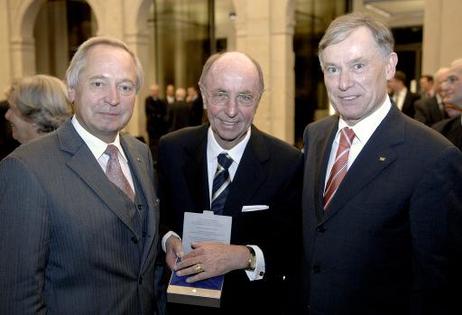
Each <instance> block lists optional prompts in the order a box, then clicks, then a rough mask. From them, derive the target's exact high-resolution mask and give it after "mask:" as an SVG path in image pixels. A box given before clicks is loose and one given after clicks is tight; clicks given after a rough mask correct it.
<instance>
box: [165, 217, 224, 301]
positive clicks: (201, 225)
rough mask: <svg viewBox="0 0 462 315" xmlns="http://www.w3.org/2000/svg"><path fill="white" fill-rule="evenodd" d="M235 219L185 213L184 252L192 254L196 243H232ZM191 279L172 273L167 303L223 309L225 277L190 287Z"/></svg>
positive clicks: (207, 280) (213, 278)
mask: <svg viewBox="0 0 462 315" xmlns="http://www.w3.org/2000/svg"><path fill="white" fill-rule="evenodd" d="M231 224H232V217H230V216H223V215H214V214H213V212H211V211H204V212H203V213H193V212H185V214H184V223H183V241H182V243H183V251H184V253H185V254H188V253H189V252H190V251H191V243H192V242H204V241H207V242H219V243H223V244H229V243H230V241H231ZM188 277H191V275H189V276H177V275H176V274H175V272H172V275H171V277H170V282H169V285H168V288H167V300H168V301H169V302H173V303H182V304H191V305H200V306H209V307H220V298H221V292H222V289H223V281H224V276H223V275H222V276H217V277H212V278H209V279H205V280H201V281H197V282H194V283H187V282H186V278H188Z"/></svg>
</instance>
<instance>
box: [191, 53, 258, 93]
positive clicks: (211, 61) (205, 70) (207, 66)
mask: <svg viewBox="0 0 462 315" xmlns="http://www.w3.org/2000/svg"><path fill="white" fill-rule="evenodd" d="M239 53H240V54H243V55H244V56H246V57H247V58H249V60H250V61H251V62H252V63H253V64H254V66H255V68H256V69H257V72H258V85H259V86H258V88H259V93H260V96H261V95H262V94H263V91H264V90H265V82H264V80H263V71H262V69H261V66H260V64H259V63H258V62H257V61H256V60H255V59H253V58H252V57H250V56H249V55H247V54H246V53H242V52H239ZM225 54H227V52H225V53H217V54H213V55H211V56H210V57H209V59H207V61H206V62H205V64H204V67H203V68H202V73H201V76H200V78H199V87H205V80H206V79H207V75H208V73H209V71H210V69H211V68H212V66H213V64H214V63H215V62H216V61H217V60H218V59H220V58H221V57H223V56H224V55H225Z"/></svg>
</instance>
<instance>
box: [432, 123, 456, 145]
mask: <svg viewBox="0 0 462 315" xmlns="http://www.w3.org/2000/svg"><path fill="white" fill-rule="evenodd" d="M432 128H433V129H435V130H436V131H438V132H439V133H441V134H442V135H443V136H445V137H446V138H447V139H448V140H449V141H451V142H452V143H453V144H454V145H455V146H456V147H458V148H459V149H460V150H462V123H461V118H460V116H457V117H453V118H449V119H445V120H443V121H440V122H438V123H436V124H434V125H433V126H432Z"/></svg>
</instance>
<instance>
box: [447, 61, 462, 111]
mask: <svg viewBox="0 0 462 315" xmlns="http://www.w3.org/2000/svg"><path fill="white" fill-rule="evenodd" d="M442 90H443V95H444V99H443V100H444V102H445V103H449V104H453V105H455V106H457V107H459V108H462V61H460V62H458V63H456V64H454V65H453V66H451V68H450V69H449V72H448V75H447V78H446V80H445V81H444V82H443V84H442Z"/></svg>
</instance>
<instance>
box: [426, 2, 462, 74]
mask: <svg viewBox="0 0 462 315" xmlns="http://www.w3.org/2000/svg"><path fill="white" fill-rule="evenodd" d="M461 12H462V1H460V0H425V17H424V36H423V62H422V73H434V72H435V71H436V70H437V69H438V68H440V67H444V66H448V65H449V64H450V63H451V61H453V60H454V59H456V58H460V57H462V36H461V30H462V19H461V18H460V17H461Z"/></svg>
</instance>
